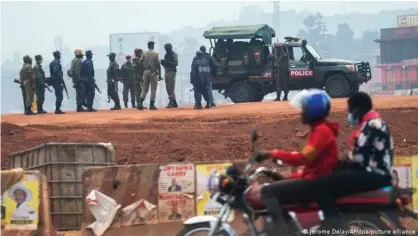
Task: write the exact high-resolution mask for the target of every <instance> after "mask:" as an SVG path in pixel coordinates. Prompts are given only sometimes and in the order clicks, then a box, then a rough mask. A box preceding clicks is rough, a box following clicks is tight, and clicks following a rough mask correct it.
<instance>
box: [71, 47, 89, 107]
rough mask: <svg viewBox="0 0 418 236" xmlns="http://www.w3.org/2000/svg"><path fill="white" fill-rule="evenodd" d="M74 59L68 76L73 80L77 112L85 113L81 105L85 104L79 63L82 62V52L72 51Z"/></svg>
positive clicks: (79, 50)
mask: <svg viewBox="0 0 418 236" xmlns="http://www.w3.org/2000/svg"><path fill="white" fill-rule="evenodd" d="M74 55H75V58H74V59H73V60H72V61H71V69H70V75H71V78H72V79H73V84H74V85H73V87H74V88H75V91H76V104H77V112H83V111H86V110H85V109H84V108H83V104H84V103H85V86H84V84H85V83H84V82H85V81H83V78H82V77H81V75H80V73H81V62H82V60H83V56H84V55H83V50H81V49H75V50H74Z"/></svg>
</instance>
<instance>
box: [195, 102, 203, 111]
mask: <svg viewBox="0 0 418 236" xmlns="http://www.w3.org/2000/svg"><path fill="white" fill-rule="evenodd" d="M193 109H196V110H200V109H203V107H202V104H199V103H195V104H194V107H193Z"/></svg>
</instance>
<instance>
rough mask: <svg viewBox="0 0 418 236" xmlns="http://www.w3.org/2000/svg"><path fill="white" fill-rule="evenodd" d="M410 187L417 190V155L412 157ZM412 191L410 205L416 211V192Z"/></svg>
mask: <svg viewBox="0 0 418 236" xmlns="http://www.w3.org/2000/svg"><path fill="white" fill-rule="evenodd" d="M411 172H412V188H413V189H415V190H416V191H418V156H413V157H412V170H411ZM416 191H415V192H414V194H413V195H412V206H413V208H414V212H415V213H418V193H417V192H416Z"/></svg>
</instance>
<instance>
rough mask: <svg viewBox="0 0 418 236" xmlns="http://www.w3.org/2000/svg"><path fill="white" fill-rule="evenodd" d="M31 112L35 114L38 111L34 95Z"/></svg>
mask: <svg viewBox="0 0 418 236" xmlns="http://www.w3.org/2000/svg"><path fill="white" fill-rule="evenodd" d="M31 110H32V111H33V112H36V111H37V110H38V98H37V97H36V94H35V96H34V98H33V102H32V107H31Z"/></svg>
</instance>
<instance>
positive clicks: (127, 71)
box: [120, 55, 135, 108]
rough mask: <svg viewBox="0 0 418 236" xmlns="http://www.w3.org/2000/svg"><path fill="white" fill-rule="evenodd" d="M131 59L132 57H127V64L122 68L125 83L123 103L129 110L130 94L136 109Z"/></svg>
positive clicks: (122, 77)
mask: <svg viewBox="0 0 418 236" xmlns="http://www.w3.org/2000/svg"><path fill="white" fill-rule="evenodd" d="M131 58H132V57H131V55H126V57H125V59H126V62H125V63H124V64H123V65H122V66H121V68H120V77H121V80H122V83H123V102H124V104H125V108H128V95H129V92H130V93H131V103H132V108H135V90H134V78H133V74H134V72H133V65H132V61H131Z"/></svg>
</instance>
